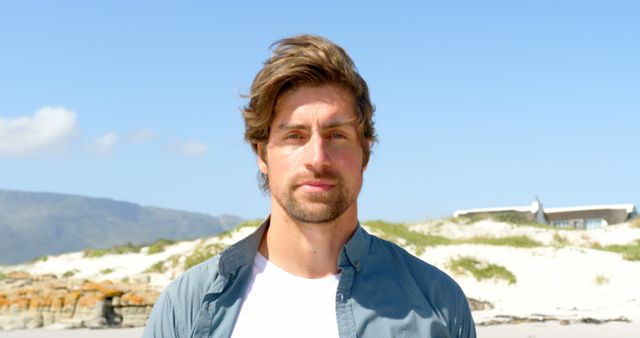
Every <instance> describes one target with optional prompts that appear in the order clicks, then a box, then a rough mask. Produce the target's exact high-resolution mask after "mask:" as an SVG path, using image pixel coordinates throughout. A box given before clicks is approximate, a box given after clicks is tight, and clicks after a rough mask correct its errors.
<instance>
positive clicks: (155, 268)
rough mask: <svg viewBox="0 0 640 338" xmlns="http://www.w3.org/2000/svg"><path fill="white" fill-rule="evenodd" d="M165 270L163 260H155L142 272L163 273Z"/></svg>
mask: <svg viewBox="0 0 640 338" xmlns="http://www.w3.org/2000/svg"><path fill="white" fill-rule="evenodd" d="M165 271H167V268H166V267H165V266H164V262H163V261H160V262H156V263H154V264H153V265H151V266H150V267H149V268H148V269H146V270H145V271H144V272H157V273H164V272H165Z"/></svg>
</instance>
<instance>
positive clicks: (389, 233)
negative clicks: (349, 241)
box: [365, 221, 455, 255]
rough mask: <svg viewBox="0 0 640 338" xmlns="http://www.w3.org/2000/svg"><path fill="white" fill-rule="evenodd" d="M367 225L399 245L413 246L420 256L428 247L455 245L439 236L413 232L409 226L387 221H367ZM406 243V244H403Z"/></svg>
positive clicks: (453, 242)
mask: <svg viewBox="0 0 640 338" xmlns="http://www.w3.org/2000/svg"><path fill="white" fill-rule="evenodd" d="M365 225H366V226H368V227H369V228H371V229H373V230H376V231H377V232H378V233H379V235H380V237H382V238H384V239H386V240H388V241H392V242H396V243H398V242H400V243H399V244H406V245H412V246H414V247H415V250H416V253H417V254H418V255H420V254H421V253H422V252H423V251H424V249H425V248H426V247H430V246H437V245H448V244H455V241H453V240H451V239H449V238H446V237H443V236H437V235H429V234H423V233H421V232H416V231H412V230H410V229H409V226H408V225H407V224H403V223H391V222H385V221H367V222H365ZM402 242H404V243H402Z"/></svg>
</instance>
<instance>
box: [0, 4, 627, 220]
mask: <svg viewBox="0 0 640 338" xmlns="http://www.w3.org/2000/svg"><path fill="white" fill-rule="evenodd" d="M213 3H214V2H213V1H135V2H134V1H17V0H16V1H2V2H1V3H0V188H3V189H16V190H28V191H48V192H59V193H72V194H80V195H88V196H96V197H109V198H113V199H117V200H126V201H132V202H136V203H140V204H143V205H156V206H162V207H170V208H176V209H184V210H191V211H199V212H206V213H209V214H213V215H218V214H223V213H226V214H235V215H238V216H241V217H245V218H254V217H262V216H264V215H266V213H267V212H268V210H269V200H268V198H266V197H264V196H262V195H261V193H260V192H259V190H258V188H257V183H256V173H257V167H256V165H255V157H254V155H253V153H252V152H251V150H250V147H249V146H248V145H247V144H245V143H244V141H243V138H242V133H243V123H242V119H241V116H240V113H239V110H238V109H239V107H241V106H242V105H243V104H244V103H245V101H244V100H243V99H242V98H241V97H240V95H241V94H243V93H246V92H247V91H248V88H249V87H250V84H251V80H252V79H253V76H254V75H255V73H256V72H257V71H258V69H259V68H260V66H261V64H262V62H263V61H264V60H265V59H266V58H267V57H268V56H269V50H268V46H269V45H270V44H271V43H272V42H274V41H275V40H277V39H279V38H282V37H285V36H289V35H293V34H298V33H314V34H319V35H323V36H326V37H328V38H330V39H332V40H333V41H335V42H336V43H338V44H340V45H342V46H343V47H345V49H347V51H348V52H349V53H350V54H351V56H352V57H353V59H354V60H355V62H356V64H357V66H358V68H359V70H360V72H361V74H362V75H363V76H364V78H365V79H366V80H367V82H368V84H369V86H370V89H371V93H372V99H373V101H374V102H375V104H376V107H377V111H376V126H377V129H378V133H379V135H380V143H379V144H378V145H377V146H376V147H375V149H374V155H373V157H372V160H371V163H370V166H369V168H368V171H367V172H366V173H365V183H364V188H363V191H362V193H361V195H360V200H359V205H360V216H361V218H362V219H387V220H393V221H417V220H422V219H426V218H433V217H440V216H446V215H449V214H450V213H451V212H452V211H454V210H456V209H463V208H474V207H494V206H504V205H526V204H529V203H530V202H531V201H532V199H533V197H534V196H536V195H537V196H539V197H540V199H541V200H542V201H543V203H544V204H545V205H546V206H557V207H559V206H572V205H582V204H604V203H636V204H640V178H639V172H640V171H639V169H640V156H639V150H640V127H639V126H640V20H639V19H638V18H639V15H640V3H639V2H637V1H502V2H496V1H482V2H478V1H467V2H455V3H453V2H443V1H439V2H435V1H414V2H402V1H397V2H394V4H393V5H383V4H378V3H372V2H371V1H323V2H309V3H305V4H303V3H302V2H298V1H287V2H283V1H254V2H249V1H234V2H233V4H213ZM220 3H221V2H220ZM380 3H381V2H380ZM47 107H49V108H47Z"/></svg>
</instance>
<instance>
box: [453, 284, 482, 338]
mask: <svg viewBox="0 0 640 338" xmlns="http://www.w3.org/2000/svg"><path fill="white" fill-rule="evenodd" d="M461 298H462V299H461V300H458V303H459V306H458V311H457V313H454V314H453V318H452V323H451V326H450V327H451V332H450V334H451V337H455V338H476V325H475V323H474V322H473V317H472V316H471V308H470V307H469V303H468V302H467V299H466V297H464V295H463V296H462V297H461Z"/></svg>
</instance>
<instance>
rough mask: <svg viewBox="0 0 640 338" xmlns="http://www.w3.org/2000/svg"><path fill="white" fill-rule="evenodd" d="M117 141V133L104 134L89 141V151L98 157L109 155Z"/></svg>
mask: <svg viewBox="0 0 640 338" xmlns="http://www.w3.org/2000/svg"><path fill="white" fill-rule="evenodd" d="M116 143H118V134H117V133H115V132H111V133H107V134H104V135H102V136H100V137H97V138H95V139H93V141H91V143H90V144H89V147H88V149H89V152H91V153H92V154H94V155H95V156H97V157H100V158H107V157H109V156H111V152H112V151H113V147H114V146H115V145H116Z"/></svg>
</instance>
